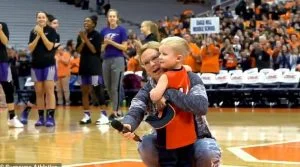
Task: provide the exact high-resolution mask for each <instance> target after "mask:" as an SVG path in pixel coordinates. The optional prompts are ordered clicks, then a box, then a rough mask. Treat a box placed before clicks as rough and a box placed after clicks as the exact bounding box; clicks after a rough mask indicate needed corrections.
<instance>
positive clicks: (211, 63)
mask: <svg viewBox="0 0 300 167" xmlns="http://www.w3.org/2000/svg"><path fill="white" fill-rule="evenodd" d="M200 55H201V57H202V65H201V73H219V71H220V65H219V56H220V49H219V48H218V47H216V46H215V45H213V44H211V45H209V46H208V47H202V48H201V49H200Z"/></svg>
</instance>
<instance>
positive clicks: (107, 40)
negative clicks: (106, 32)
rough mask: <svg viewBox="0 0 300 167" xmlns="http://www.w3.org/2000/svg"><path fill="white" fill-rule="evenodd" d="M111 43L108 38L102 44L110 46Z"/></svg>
mask: <svg viewBox="0 0 300 167" xmlns="http://www.w3.org/2000/svg"><path fill="white" fill-rule="evenodd" d="M111 42H112V39H111V38H109V37H106V38H104V44H106V45H109V44H111Z"/></svg>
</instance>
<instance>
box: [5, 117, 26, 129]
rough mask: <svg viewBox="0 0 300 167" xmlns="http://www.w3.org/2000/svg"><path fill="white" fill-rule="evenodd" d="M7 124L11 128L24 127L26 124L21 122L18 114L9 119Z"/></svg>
mask: <svg viewBox="0 0 300 167" xmlns="http://www.w3.org/2000/svg"><path fill="white" fill-rule="evenodd" d="M7 125H8V127H10V128H23V127H24V125H23V124H22V123H21V121H20V120H19V119H18V117H17V116H15V117H14V118H13V119H10V120H8V121H7Z"/></svg>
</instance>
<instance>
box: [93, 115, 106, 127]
mask: <svg viewBox="0 0 300 167" xmlns="http://www.w3.org/2000/svg"><path fill="white" fill-rule="evenodd" d="M108 123H109V120H108V117H107V116H105V115H104V114H101V116H100V118H99V119H98V120H97V121H96V125H105V124H108Z"/></svg>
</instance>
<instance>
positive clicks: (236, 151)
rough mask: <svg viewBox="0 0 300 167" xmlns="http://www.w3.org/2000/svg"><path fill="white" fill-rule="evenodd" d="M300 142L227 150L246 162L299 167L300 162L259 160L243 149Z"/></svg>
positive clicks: (229, 148) (284, 142) (255, 145)
mask: <svg viewBox="0 0 300 167" xmlns="http://www.w3.org/2000/svg"><path fill="white" fill-rule="evenodd" d="M295 142H300V140H291V141H282V142H272V143H263V144H252V145H246V146H237V147H228V148H227V150H229V151H230V152H232V153H233V154H234V155H235V156H237V157H239V158H240V159H242V160H243V161H246V162H256V163H275V164H287V165H299V164H300V162H290V161H273V160H259V159H257V158H255V157H254V156H252V155H251V154H249V153H247V152H246V151H244V150H243V148H250V147H260V146H270V145H278V144H286V143H295Z"/></svg>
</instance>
